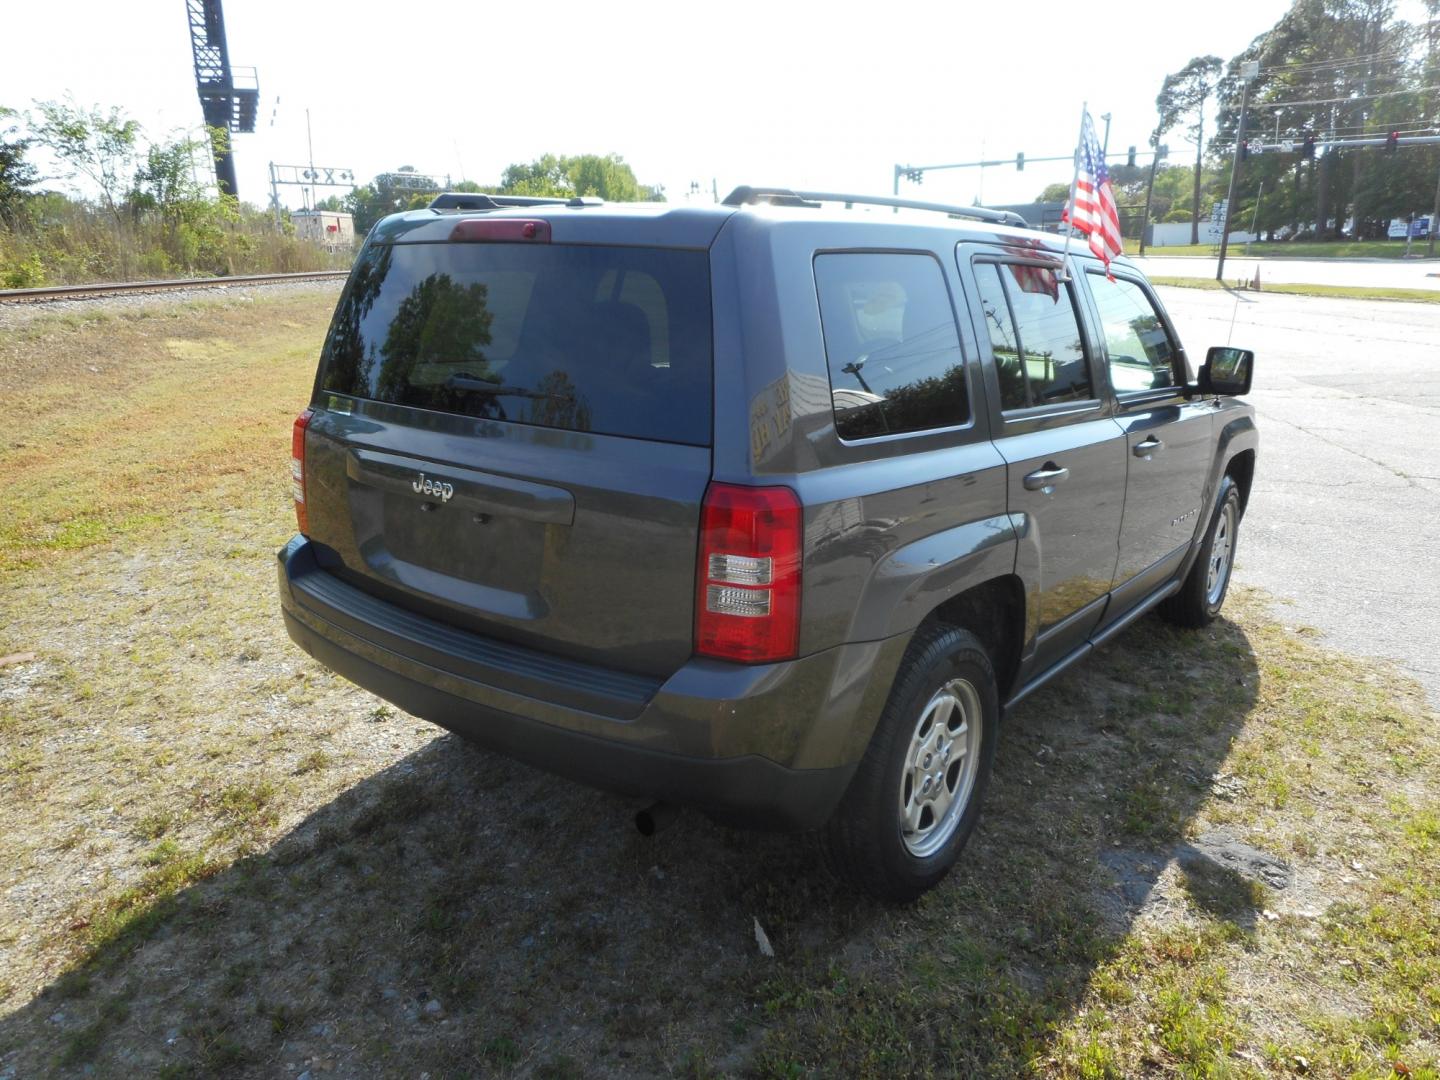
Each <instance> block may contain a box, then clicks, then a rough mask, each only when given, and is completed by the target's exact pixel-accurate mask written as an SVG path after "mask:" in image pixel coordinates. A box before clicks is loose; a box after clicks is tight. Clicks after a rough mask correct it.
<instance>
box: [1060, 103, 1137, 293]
mask: <svg viewBox="0 0 1440 1080" xmlns="http://www.w3.org/2000/svg"><path fill="white" fill-rule="evenodd" d="M1076 164H1077V166H1078V168H1077V170H1076V173H1075V206H1074V212H1073V213H1072V212H1071V211H1070V210H1069V209H1067V210H1066V212H1065V215H1064V217H1063V218H1062V220H1065V221H1069V222H1071V223H1072V224H1073V225H1074V226H1075V230H1076V231H1077V232H1079V233H1082V234H1084V235H1085V236H1088V237H1089V238H1090V250H1091V251H1093V252H1094V253H1095V254H1096V256H1098V257H1099V258H1100V259H1101V260H1102V261H1103V262H1104V263H1105V272H1106V274H1107V275H1108V274H1109V272H1110V259H1111V257H1112V256H1115V255H1119V254H1120V253H1121V252H1122V251H1124V250H1125V248H1124V245H1123V244H1121V242H1120V213H1119V211H1118V210H1116V208H1115V189H1114V188H1112V187H1111V186H1110V170H1109V169H1108V168H1106V167H1105V153H1104V151H1103V150H1101V148H1100V140H1099V139H1097V138H1096V137H1095V124H1094V121H1092V120H1091V119H1090V113H1089V112H1088V111H1087V112H1086V113H1085V119H1084V120H1083V121H1082V122H1081V124H1080V151H1079V160H1078V161H1077V163H1076Z"/></svg>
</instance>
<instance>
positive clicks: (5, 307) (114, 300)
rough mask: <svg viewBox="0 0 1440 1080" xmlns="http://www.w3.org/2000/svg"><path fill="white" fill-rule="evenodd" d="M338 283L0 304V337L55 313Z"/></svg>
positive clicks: (321, 288) (330, 287)
mask: <svg viewBox="0 0 1440 1080" xmlns="http://www.w3.org/2000/svg"><path fill="white" fill-rule="evenodd" d="M341 284H342V280H341V279H340V278H334V279H332V280H329V281H321V280H316V279H313V278H312V279H311V280H309V281H280V282H275V283H273V284H269V285H211V286H205V287H202V288H195V289H168V290H166V291H164V292H153V293H119V294H116V295H114V296H98V297H97V296H87V297H81V298H77V299H73V300H31V301H26V302H24V303H8V302H7V303H0V334H3V333H5V332H7V331H11V330H20V329H23V328H24V327H26V326H29V325H30V324H31V323H33V322H35V321H36V320H37V319H40V318H46V317H50V316H53V315H55V314H56V313H62V314H67V313H70V312H78V311H84V312H86V313H87V314H89V313H93V312H96V311H104V312H107V313H112V314H116V315H118V314H121V313H128V312H135V311H144V310H147V309H149V310H154V309H161V308H172V307H174V305H176V304H184V303H189V302H191V301H195V300H216V299H224V298H231V299H233V298H235V297H237V296H243V297H252V298H253V297H256V296H259V295H265V296H283V295H285V294H287V293H297V294H299V293H327V294H330V295H336V294H338V293H339V292H340V286H341Z"/></svg>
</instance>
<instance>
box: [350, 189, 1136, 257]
mask: <svg viewBox="0 0 1440 1080" xmlns="http://www.w3.org/2000/svg"><path fill="white" fill-rule="evenodd" d="M920 205H923V204H920ZM737 214H744V215H747V216H753V217H757V218H761V219H766V220H769V221H774V222H777V223H781V222H802V223H809V224H813V225H844V226H847V227H850V226H859V227H863V228H869V227H874V228H875V229H877V230H878V229H882V228H883V229H890V230H893V229H894V228H895V227H896V226H902V227H905V228H906V229H907V230H913V229H917V228H920V229H927V228H928V229H943V230H944V231H945V232H946V233H947V234H948V237H949V238H950V239H951V240H953V241H954V242H969V243H981V244H999V245H1002V246H1003V247H1005V248H1006V249H1008V251H1009V253H1010V254H1023V253H1030V254H1034V255H1038V256H1049V257H1052V258H1053V257H1058V256H1060V255H1061V253H1062V252H1063V251H1064V250H1065V247H1066V245H1065V238H1064V237H1063V236H1061V235H1058V234H1056V233H1047V232H1042V231H1040V230H1038V229H1031V228H1025V227H1019V226H1015V225H1007V224H1000V223H996V222H991V221H983V220H975V219H972V218H970V217H968V216H964V217H961V216H956V215H951V214H946V213H943V212H937V211H935V210H923V209H914V208H909V207H900V208H892V207H890V206H889V205H888V204H882V205H854V206H848V207H847V206H846V205H844V204H840V203H834V202H825V203H822V204H816V203H813V202H806V203H803V204H801V205H797V204H795V203H785V202H780V203H772V202H759V203H755V204H747V205H741V206H735V205H726V204H724V203H720V204H708V203H705V204H697V203H654V202H623V203H622V202H601V201H599V200H583V201H582V200H579V199H573V200H569V201H561V200H555V201H549V202H538V201H537V202H535V203H531V204H528V205H521V206H497V207H495V208H494V209H470V208H464V207H457V208H454V209H451V208H439V209H436V208H426V209H423V210H409V211H405V212H403V213H399V214H392V215H391V216H389V217H387V218H384V219H382V220H381V221H380V222H379V223H378V224H377V225H376V226H375V228H374V229H373V230H372V232H371V236H370V239H371V240H372V241H379V242H382V243H396V242H401V243H425V242H430V243H434V242H442V241H445V240H447V239H449V237H450V233H451V231H452V230H453V228H454V226H455V223H456V222H457V221H459V220H464V219H469V218H525V219H535V220H544V221H547V222H549V223H550V225H551V228H552V230H554V231H553V233H552V237H553V239H554V241H556V242H560V243H606V242H622V241H623V242H624V243H625V244H642V245H653V246H656V247H678V248H694V249H705V248H708V247H709V246H710V244H711V243H712V242H713V241H714V239H715V237H716V236H717V235H718V234H719V232H720V229H721V227H722V226H723V225H724V224H725V222H726V221H728V220H729V219H731V218H732V217H734V216H735V215H737ZM1069 252H1070V254H1071V255H1073V256H1079V257H1089V254H1090V253H1089V249H1088V247H1087V246H1086V243H1085V241H1084V239H1083V238H1076V239H1074V240H1072V242H1071V244H1070V245H1069ZM1117 264H1120V265H1126V266H1128V263H1127V262H1125V261H1124V260H1123V257H1122V259H1120V260H1117Z"/></svg>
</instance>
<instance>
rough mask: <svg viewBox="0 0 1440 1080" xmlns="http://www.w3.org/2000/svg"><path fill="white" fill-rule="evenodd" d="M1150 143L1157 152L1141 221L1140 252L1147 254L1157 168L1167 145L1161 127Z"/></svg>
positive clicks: (1151, 164)
mask: <svg viewBox="0 0 1440 1080" xmlns="http://www.w3.org/2000/svg"><path fill="white" fill-rule="evenodd" d="M1150 145H1151V146H1153V147H1154V148H1155V153H1154V154H1153V155H1151V157H1150V181H1149V183H1147V184H1146V185H1145V216H1144V218H1142V219H1141V221H1140V254H1141V255H1144V254H1145V233H1146V232H1148V231H1149V229H1150V202H1151V200H1152V199H1154V197H1155V170H1156V168H1158V167H1159V165H1160V159H1161V158H1162V157H1164V156H1165V147H1163V146H1161V145H1160V129H1159V128H1158V127H1157V128H1156V129H1155V135H1154V137H1153V138H1152V139H1151V140H1150Z"/></svg>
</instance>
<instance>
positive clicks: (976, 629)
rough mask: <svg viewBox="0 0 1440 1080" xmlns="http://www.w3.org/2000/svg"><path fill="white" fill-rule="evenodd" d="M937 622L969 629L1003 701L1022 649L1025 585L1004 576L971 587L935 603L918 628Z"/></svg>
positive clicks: (1014, 576) (1012, 576)
mask: <svg viewBox="0 0 1440 1080" xmlns="http://www.w3.org/2000/svg"><path fill="white" fill-rule="evenodd" d="M934 623H940V624H943V625H946V626H955V627H959V628H961V629H964V630H969V631H970V632H971V633H972V634H974V635H975V636H976V637H977V638H979V639H980V642H981V644H983V645H984V646H985V651H986V652H987V653H988V654H989V655H990V663H991V664H992V665H993V666H994V668H995V682H996V690H997V692H998V693H999V697H1000V700H1001V701H1002V702H1003V701H1006V700H1007V699H1008V698H1009V696H1010V693H1011V691H1013V690H1014V688H1015V680H1016V678H1017V676H1018V675H1019V672H1020V658H1021V655H1022V654H1023V652H1024V646H1025V585H1024V582H1022V581H1021V580H1020V577H1019V576H1018V575H1017V574H1013V573H1012V574H1004V575H1001V576H999V577H994V578H990V579H989V580H987V581H982V582H980V583H979V584H977V585H972V586H971V587H970V588H968V589H966V590H965V591H964V592H962V593H960V594H958V595H956V596H952V597H950V599H948V600H946V601H945V602H944V603H942V604H939V605H938V606H936V607H935V609H934V610H932V611H931V612H930V613H929V614H928V615H927V616H926V617H925V620H924V622H923V623H922V624H921V625H922V626H927V625H931V624H934Z"/></svg>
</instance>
